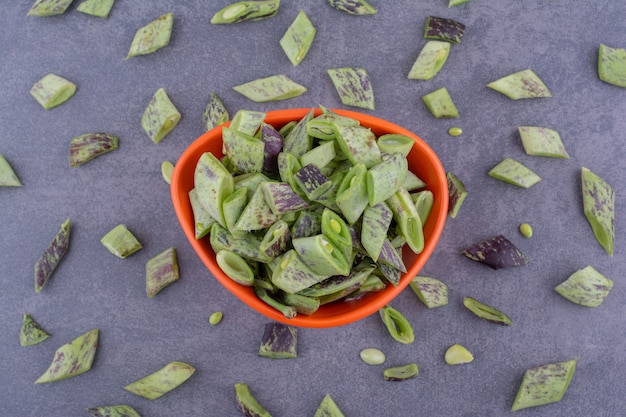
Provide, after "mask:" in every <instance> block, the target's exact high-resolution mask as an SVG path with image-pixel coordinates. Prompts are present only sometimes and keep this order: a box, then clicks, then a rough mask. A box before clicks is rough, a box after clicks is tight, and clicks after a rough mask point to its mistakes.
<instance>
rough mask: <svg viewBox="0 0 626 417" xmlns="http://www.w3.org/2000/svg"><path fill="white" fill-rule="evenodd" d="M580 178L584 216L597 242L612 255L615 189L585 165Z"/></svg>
mask: <svg viewBox="0 0 626 417" xmlns="http://www.w3.org/2000/svg"><path fill="white" fill-rule="evenodd" d="M581 180H582V194H583V209H584V212H585V217H587V220H588V221H589V224H590V225H591V229H592V230H593V235H594V236H595V238H596V240H597V241H598V243H599V244H600V245H601V246H602V247H603V248H604V250H605V251H606V252H607V253H608V254H609V255H611V256H612V255H613V241H614V240H615V225H614V220H615V190H614V189H613V187H611V185H610V184H609V183H607V182H606V181H605V180H603V179H602V178H600V177H599V176H598V175H596V174H594V173H593V172H591V171H590V170H589V169H587V168H585V167H583V168H582V169H581Z"/></svg>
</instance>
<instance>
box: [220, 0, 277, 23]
mask: <svg viewBox="0 0 626 417" xmlns="http://www.w3.org/2000/svg"><path fill="white" fill-rule="evenodd" d="M279 6H280V0H266V1H261V0H259V1H239V2H235V3H232V4H229V5H228V6H226V7H224V8H223V9H220V10H219V11H218V12H217V13H215V14H214V15H213V17H212V18H211V23H212V24H214V25H219V24H229V23H240V22H246V21H250V22H252V21H256V20H262V19H267V18H270V17H272V16H274V15H275V14H276V13H278V7H279Z"/></svg>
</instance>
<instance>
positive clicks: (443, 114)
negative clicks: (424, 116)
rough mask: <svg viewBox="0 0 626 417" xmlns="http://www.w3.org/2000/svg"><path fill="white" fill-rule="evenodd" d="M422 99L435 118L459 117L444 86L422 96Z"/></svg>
mask: <svg viewBox="0 0 626 417" xmlns="http://www.w3.org/2000/svg"><path fill="white" fill-rule="evenodd" d="M422 100H423V101H424V104H426V108H428V110H429V111H430V112H431V114H432V115H433V116H435V117H436V118H437V119H441V118H458V117H459V111H458V110H457V108H456V106H455V105H454V102H453V101H452V98H451V97H450V94H449V93H448V90H447V89H446V88H445V87H442V88H439V89H437V90H435V91H432V92H430V93H428V94H426V95H424V96H422Z"/></svg>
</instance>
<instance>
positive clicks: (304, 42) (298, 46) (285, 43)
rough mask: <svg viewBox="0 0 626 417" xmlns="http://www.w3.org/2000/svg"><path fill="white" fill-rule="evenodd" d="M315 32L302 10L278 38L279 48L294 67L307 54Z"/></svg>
mask: <svg viewBox="0 0 626 417" xmlns="http://www.w3.org/2000/svg"><path fill="white" fill-rule="evenodd" d="M316 32H317V30H316V29H315V26H313V23H312V22H311V20H310V19H309V17H308V16H307V14H306V13H305V12H304V10H300V12H299V13H298V16H296V18H295V20H294V21H293V22H292V23H291V25H289V27H288V28H287V31H286V32H285V34H284V35H283V37H282V38H280V46H281V47H282V48H283V51H285V54H286V55H287V58H289V61H291V63H292V64H293V65H294V66H296V65H298V64H299V63H300V62H302V60H303V59H304V57H305V56H306V54H307V53H308V52H309V49H310V48H311V45H312V44H313V40H314V39H315V33H316Z"/></svg>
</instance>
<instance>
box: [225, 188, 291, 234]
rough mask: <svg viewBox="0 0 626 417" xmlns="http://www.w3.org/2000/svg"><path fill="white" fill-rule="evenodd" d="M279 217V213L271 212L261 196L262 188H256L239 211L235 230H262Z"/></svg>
mask: <svg viewBox="0 0 626 417" xmlns="http://www.w3.org/2000/svg"><path fill="white" fill-rule="evenodd" d="M279 219H280V215H279V214H275V213H273V212H272V210H271V208H270V207H269V206H268V205H267V202H266V201H265V197H264V196H263V189H262V188H257V189H256V191H255V192H254V194H253V195H252V198H251V199H250V201H249V202H248V204H247V205H246V207H245V208H244V209H243V211H242V212H241V215H240V216H239V219H238V220H237V223H235V230H238V231H242V232H247V231H250V230H262V229H266V228H268V227H270V226H271V225H272V224H274V223H275V222H276V221H278V220H279Z"/></svg>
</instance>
